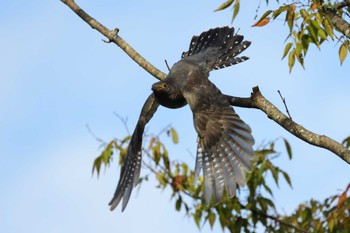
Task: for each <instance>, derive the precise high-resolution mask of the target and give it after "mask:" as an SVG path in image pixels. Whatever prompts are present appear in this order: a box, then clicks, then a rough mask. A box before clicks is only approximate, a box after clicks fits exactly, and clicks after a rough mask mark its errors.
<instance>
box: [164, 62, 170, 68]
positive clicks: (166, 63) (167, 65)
mask: <svg viewBox="0 0 350 233" xmlns="http://www.w3.org/2000/svg"><path fill="white" fill-rule="evenodd" d="M164 62H165V65H166V67H167V68H168V71H170V66H169V64H168V61H167V60H166V59H165V60H164Z"/></svg>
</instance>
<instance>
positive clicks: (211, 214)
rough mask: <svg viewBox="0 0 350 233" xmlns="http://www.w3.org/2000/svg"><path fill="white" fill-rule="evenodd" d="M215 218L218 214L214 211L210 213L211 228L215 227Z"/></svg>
mask: <svg viewBox="0 0 350 233" xmlns="http://www.w3.org/2000/svg"><path fill="white" fill-rule="evenodd" d="M215 219H216V215H215V214H214V213H211V212H210V213H209V214H208V221H209V224H210V227H211V229H213V225H214V223H215Z"/></svg>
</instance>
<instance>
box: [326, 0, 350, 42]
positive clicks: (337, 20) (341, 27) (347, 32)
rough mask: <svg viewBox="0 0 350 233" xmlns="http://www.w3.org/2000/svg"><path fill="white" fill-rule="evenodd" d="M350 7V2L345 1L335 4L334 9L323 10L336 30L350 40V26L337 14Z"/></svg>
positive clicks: (349, 0)
mask: <svg viewBox="0 0 350 233" xmlns="http://www.w3.org/2000/svg"><path fill="white" fill-rule="evenodd" d="M348 6H350V0H344V1H343V2H340V3H337V4H334V9H323V10H324V12H325V14H326V15H328V16H329V18H330V20H331V22H332V24H333V25H334V28H335V29H336V30H337V31H339V32H340V33H342V34H343V35H344V36H346V37H347V38H350V24H349V22H347V21H346V20H345V19H343V18H342V17H340V16H339V15H338V14H337V12H339V10H340V9H341V8H344V7H348Z"/></svg>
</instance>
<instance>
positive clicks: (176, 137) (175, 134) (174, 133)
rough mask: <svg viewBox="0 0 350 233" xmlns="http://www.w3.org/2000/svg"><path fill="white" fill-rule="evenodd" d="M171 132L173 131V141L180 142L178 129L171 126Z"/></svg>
mask: <svg viewBox="0 0 350 233" xmlns="http://www.w3.org/2000/svg"><path fill="white" fill-rule="evenodd" d="M170 132H171V139H172V140H173V143H174V144H178V143H179V136H178V135H177V132H176V130H175V129H174V128H171V130H170Z"/></svg>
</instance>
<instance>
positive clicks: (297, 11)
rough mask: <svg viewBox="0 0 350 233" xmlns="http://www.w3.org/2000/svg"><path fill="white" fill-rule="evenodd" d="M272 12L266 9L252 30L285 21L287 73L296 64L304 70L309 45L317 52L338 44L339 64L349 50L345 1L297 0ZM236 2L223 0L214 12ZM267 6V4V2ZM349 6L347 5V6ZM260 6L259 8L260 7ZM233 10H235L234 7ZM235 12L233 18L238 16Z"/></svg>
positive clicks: (283, 4) (349, 42) (347, 11)
mask: <svg viewBox="0 0 350 233" xmlns="http://www.w3.org/2000/svg"><path fill="white" fill-rule="evenodd" d="M277 2H278V4H279V5H280V6H279V7H278V8H277V9H275V10H267V11H266V12H265V13H264V14H263V15H262V16H261V17H260V19H259V20H258V21H257V22H255V23H254V24H253V27H262V26H265V25H267V24H268V23H270V22H271V20H273V21H275V20H278V21H284V23H285V24H286V25H287V26H288V31H289V33H288V35H287V38H286V40H285V42H286V46H285V48H284V52H283V56H282V59H284V58H288V66H289V71H290V72H291V71H292V69H293V67H294V65H295V61H298V62H299V64H300V65H301V66H302V67H303V68H304V59H305V57H306V54H307V52H308V49H309V45H310V44H311V45H315V46H316V47H317V48H318V49H320V48H321V44H323V43H324V42H325V41H334V40H335V41H337V42H338V45H339V49H338V54H339V60H340V63H341V64H342V63H343V62H344V60H345V58H346V57H347V54H348V52H349V51H350V38H349V35H350V32H349V30H350V25H349V24H348V23H347V22H346V21H345V20H344V18H345V17H346V16H347V17H349V15H350V7H349V6H350V2H349V1H348V0H344V1H343V3H345V4H343V5H341V4H339V3H336V2H334V1H322V0H311V1H296V2H292V3H289V2H288V1H287V2H286V3H282V2H281V1H277ZM236 3H237V0H236V1H235V0H232V1H226V2H225V3H224V4H222V5H221V6H220V7H219V8H218V9H217V10H223V9H226V8H228V7H229V6H230V5H232V4H236ZM266 3H267V4H268V3H269V2H268V1H266ZM347 4H348V5H347ZM259 7H260V6H259ZM234 9H236V8H235V7H234ZM238 10H239V8H237V12H236V11H234V14H233V16H234V17H233V19H234V18H235V17H236V16H237V14H238Z"/></svg>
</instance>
